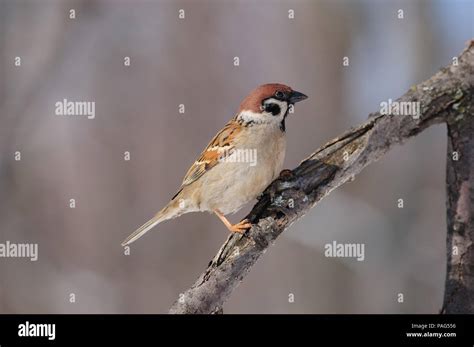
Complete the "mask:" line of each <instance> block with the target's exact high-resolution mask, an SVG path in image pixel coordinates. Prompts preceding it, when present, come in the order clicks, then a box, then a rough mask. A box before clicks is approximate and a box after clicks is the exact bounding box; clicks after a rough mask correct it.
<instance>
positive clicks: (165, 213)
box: [122, 200, 183, 247]
mask: <svg viewBox="0 0 474 347" xmlns="http://www.w3.org/2000/svg"><path fill="white" fill-rule="evenodd" d="M181 214H183V211H181V209H180V208H179V207H178V204H177V201H176V200H172V201H171V202H170V203H169V204H168V205H166V206H165V207H164V208H163V209H162V210H161V211H160V212H158V213H157V214H156V215H155V216H154V217H153V218H152V219H150V220H149V221H148V222H146V223H145V224H143V225H142V226H141V227H140V228H138V229H137V230H135V231H134V232H133V233H132V234H130V235H129V236H128V237H127V238H126V239H125V240H124V241H123V242H122V247H125V246H128V245H130V244H131V243H132V242H135V241H136V240H138V239H139V238H140V237H142V236H143V235H145V233H146V232H147V231H149V230H151V229H152V228H153V227H154V226H155V225H157V224H159V223H161V222H163V221H165V220H168V219H172V218H175V217H178V216H179V215H181Z"/></svg>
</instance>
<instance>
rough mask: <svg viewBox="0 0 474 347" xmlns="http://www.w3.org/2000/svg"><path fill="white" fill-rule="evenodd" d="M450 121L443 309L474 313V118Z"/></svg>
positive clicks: (467, 116) (464, 115)
mask: <svg viewBox="0 0 474 347" xmlns="http://www.w3.org/2000/svg"><path fill="white" fill-rule="evenodd" d="M471 78H472V75H471ZM470 102H471V104H470V107H471V108H472V99H471V101H470ZM457 107H458V105H457V104H454V105H453V108H457ZM459 107H463V106H462V105H461V104H460V105H459ZM446 123H447V127H448V153H447V159H446V164H447V165H446V193H447V201H446V207H447V225H448V234H447V264H448V266H447V271H446V287H445V291H444V304H443V309H442V312H444V313H474V245H473V242H474V220H473V208H474V194H473V193H474V117H473V116H472V113H466V112H465V110H464V109H461V110H460V112H459V114H457V115H456V116H455V117H454V118H449V119H448V120H447V122H446Z"/></svg>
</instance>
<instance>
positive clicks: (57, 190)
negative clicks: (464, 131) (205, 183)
mask: <svg viewBox="0 0 474 347" xmlns="http://www.w3.org/2000/svg"><path fill="white" fill-rule="evenodd" d="M70 9H74V10H75V16H76V18H75V19H70V18H69V15H70ZM180 9H184V10H185V18H184V19H180V18H179V17H178V15H179V10H180ZM399 9H402V10H403V17H404V18H403V19H399V18H398V15H399V12H398V10H399ZM289 10H293V11H294V18H293V19H290V18H289ZM473 15H474V7H473V2H472V1H467V0H466V1H447V0H446V1H426V0H424V1H420V0H417V1H375V0H373V1H355V0H353V1H329V0H328V1H319V0H318V1H303V0H299V1H236V0H222V1H208V0H199V1H198V0H196V1H86V0H84V1H70V2H68V1H59V0H54V1H13V0H0V196H1V199H0V243H4V242H6V241H10V242H14V243H37V244H38V247H39V259H38V261H36V262H32V261H30V260H29V259H18V258H0V278H1V280H0V312H1V313H164V312H167V310H168V309H169V307H170V306H171V304H172V303H173V302H174V300H175V299H176V298H177V297H178V295H179V293H181V292H183V291H185V290H186V289H187V288H188V287H189V286H190V285H191V284H192V283H194V281H195V280H196V279H197V277H198V276H199V275H200V274H201V273H202V271H203V270H204V269H205V267H206V266H207V264H208V262H209V260H210V259H211V258H212V257H213V256H214V255H215V253H216V252H217V250H218V248H219V247H220V246H221V244H222V243H223V242H224V240H225V239H226V238H227V233H228V232H227V230H226V229H225V228H224V226H223V225H222V223H221V222H220V221H219V220H218V218H216V217H215V216H211V215H208V214H203V213H201V214H188V215H185V216H183V217H181V218H179V219H175V220H172V221H169V222H166V223H164V224H161V225H159V226H158V227H157V228H155V229H154V230H153V231H151V232H150V233H149V234H147V235H146V237H144V238H143V239H141V240H139V241H138V242H136V243H135V244H133V245H132V247H131V253H130V255H125V254H124V250H123V249H122V247H121V246H120V242H121V241H122V240H123V239H124V238H125V237H126V236H127V235H129V234H130V233H131V232H132V231H133V230H134V229H135V228H136V227H138V226H139V225H141V224H142V223H143V222H145V221H146V220H147V219H148V218H150V217H151V216H152V215H153V214H154V213H155V212H156V211H158V210H159V209H161V208H162V207H163V206H164V205H165V204H166V203H167V202H168V200H169V199H170V198H171V197H172V196H173V195H174V193H175V192H176V191H177V189H178V187H179V186H180V184H181V180H182V177H183V176H184V174H185V172H186V170H187V169H188V167H189V166H190V165H191V164H192V163H193V162H194V160H195V158H196V157H197V156H198V155H199V153H200V152H201V150H202V149H203V148H204V147H205V145H206V144H207V143H208V141H209V140H210V139H211V138H212V136H214V134H215V133H216V132H217V131H218V130H219V129H220V128H221V127H222V126H223V125H224V124H225V123H226V122H227V121H228V120H229V119H230V118H231V117H232V116H233V114H234V112H235V111H236V110H237V108H238V106H239V103H240V101H241V100H242V99H243V97H244V96H246V95H247V94H248V93H249V92H250V91H251V90H252V89H253V88H255V87H256V86H257V85H259V84H262V83H268V82H281V83H285V84H288V85H290V86H292V87H293V88H295V89H296V90H299V91H301V92H304V93H305V94H307V95H308V96H309V99H308V100H306V101H305V102H303V103H299V104H298V105H296V108H295V114H293V115H290V117H289V119H288V121H287V134H288V149H287V158H286V162H285V167H287V168H293V167H295V166H296V165H298V163H299V162H300V161H301V160H303V159H304V158H306V157H307V156H308V155H309V154H310V153H311V152H313V151H314V150H315V149H316V148H317V147H319V146H320V145H322V144H323V143H325V142H326V141H328V140H330V139H331V138H333V137H335V136H337V135H339V134H340V133H341V132H343V131H345V130H346V129H347V128H349V127H351V126H354V125H357V124H359V123H361V122H363V121H364V120H365V119H366V118H367V115H368V114H369V113H370V112H373V111H377V110H379V107H380V106H379V105H380V102H382V101H387V100H388V99H389V98H392V99H396V98H397V97H399V96H401V95H402V94H403V93H404V92H405V91H406V90H408V89H409V88H410V86H412V85H414V84H416V83H419V82H421V81H423V80H425V79H427V78H429V77H430V76H432V75H433V74H434V73H435V72H436V71H437V70H438V69H439V68H440V67H442V66H444V65H447V64H449V63H451V61H452V57H454V56H457V55H458V54H459V53H460V52H461V51H462V49H463V48H464V46H465V43H466V41H468V40H469V39H471V38H472V37H473V36H474V28H473V21H472V18H473ZM344 56H347V57H349V66H343V64H342V60H343V57H344ZM15 57H20V58H21V66H15ZM125 57H130V66H125V65H124V58H125ZM234 57H239V62H240V64H239V66H234ZM64 98H66V99H68V100H70V101H94V102H95V103H96V109H95V119H87V117H80V116H57V115H55V103H56V102H58V101H62V100H63V99H64ZM180 104H184V105H185V112H184V113H183V114H180V113H179V108H178V106H179V105H180ZM445 133H446V129H445V127H444V126H437V127H433V128H430V129H428V130H427V131H425V132H423V133H422V134H421V135H419V136H417V137H416V138H414V139H412V140H411V141H409V142H408V143H406V144H405V145H404V146H402V147H398V148H396V149H394V150H393V151H391V152H390V153H388V155H386V156H385V157H384V158H383V159H382V160H381V161H379V162H378V163H376V164H374V165H370V166H369V167H368V168H366V170H365V171H363V172H362V174H360V175H359V176H357V177H356V179H355V181H353V182H351V183H349V184H347V185H345V186H343V187H341V188H340V189H338V190H336V191H334V192H333V193H332V194H331V195H330V196H328V197H327V198H326V199H324V200H323V201H322V202H321V203H320V204H319V205H318V206H317V207H316V208H314V209H312V210H311V211H310V212H309V213H308V214H307V215H306V216H305V217H304V218H302V219H301V220H300V221H298V222H297V223H295V224H294V225H293V226H292V227H291V228H290V229H289V230H287V231H286V232H285V233H284V234H283V235H282V236H281V237H280V238H279V240H278V241H277V243H276V244H275V245H274V246H273V247H272V248H271V249H270V251H269V252H267V253H266V254H265V255H264V256H263V257H262V258H261V259H260V260H259V262H258V263H257V264H256V266H255V267H254V268H253V269H252V271H251V273H250V274H249V275H248V277H247V278H246V279H245V280H244V281H243V283H242V284H241V285H240V286H239V287H238V288H237V289H236V290H235V292H234V294H233V295H232V297H231V298H230V300H229V301H228V303H227V304H226V306H225V312H226V313H436V312H438V310H439V309H440V307H441V304H442V298H443V290H444V280H445V267H446V264H445V235H446V226H445V187H444V178H445V155H446V135H445ZM17 151H19V152H21V160H20V161H16V160H15V152H17ZM124 152H130V160H129V161H127V160H124ZM70 199H75V201H76V207H75V208H74V209H73V208H70V206H69V203H70ZM398 199H403V200H404V208H398V206H397V204H398ZM252 206H253V205H252V204H249V205H248V206H246V207H245V208H243V209H242V210H241V211H240V212H239V213H238V214H236V215H234V216H230V220H231V221H233V222H237V221H239V220H240V218H242V217H244V216H245V215H246V214H247V213H248V212H249V211H250V209H251V207H252ZM333 241H337V242H347V243H363V244H365V261H362V262H359V261H356V260H355V259H354V258H326V257H325V256H324V245H325V244H326V243H332V242H333ZM399 293H402V294H403V295H404V302H403V303H399V302H398V300H397V299H398V296H397V295H398V294H399ZM71 294H74V296H75V302H73V303H71V302H70V298H71ZM291 295H293V297H294V302H291V301H292V300H289V298H290V296H291Z"/></svg>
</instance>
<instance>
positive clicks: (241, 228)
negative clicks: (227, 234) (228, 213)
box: [229, 219, 252, 234]
mask: <svg viewBox="0 0 474 347" xmlns="http://www.w3.org/2000/svg"><path fill="white" fill-rule="evenodd" d="M251 227H252V223H250V222H249V220H248V219H244V220H242V221H240V222H239V223H237V224H234V225H231V226H229V230H230V231H231V232H233V233H238V234H243V233H245V232H246V231H247V230H248V229H250V228H251Z"/></svg>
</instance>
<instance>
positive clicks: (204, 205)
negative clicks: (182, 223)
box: [122, 83, 307, 246]
mask: <svg viewBox="0 0 474 347" xmlns="http://www.w3.org/2000/svg"><path fill="white" fill-rule="evenodd" d="M306 98H307V96H306V95H304V94H302V93H300V92H297V91H294V90H293V89H291V88H290V87H288V86H286V85H283V84H278V83H271V84H264V85H261V86H260V87H258V88H256V89H255V90H254V91H252V92H251V93H250V94H249V95H248V96H247V97H246V98H245V99H244V100H243V101H242V103H241V104H240V108H239V111H238V112H237V114H236V115H235V116H234V118H232V119H231V120H230V122H228V123H227V124H226V125H225V126H224V128H223V129H222V130H221V131H219V132H218V133H217V135H216V136H215V137H214V138H213V139H212V141H211V142H210V143H209V144H208V145H207V147H206V149H205V150H204V151H203V152H202V154H201V155H200V156H199V158H198V159H197V160H196V161H195V162H194V164H193V165H192V166H191V168H190V169H189V170H188V172H187V173H186V175H185V176H184V179H183V183H182V185H181V188H180V189H179V191H178V192H177V193H176V195H175V196H174V197H173V198H172V199H171V201H170V202H169V203H168V205H166V206H165V207H164V208H163V209H162V210H161V211H159V212H158V213H157V214H156V215H155V216H154V217H153V218H152V219H150V220H149V221H148V222H146V223H145V224H143V225H142V226H141V227H140V228H138V229H137V230H136V231H135V232H133V233H132V234H131V235H130V236H129V237H127V238H126V239H125V241H123V243H122V246H126V245H129V244H131V243H132V242H134V241H136V240H137V239H139V238H140V237H142V236H143V235H144V234H145V233H146V232H147V231H149V230H150V229H152V228H153V227H154V226H156V225H157V224H158V223H161V222H163V221H165V220H168V219H172V218H176V217H178V216H181V215H182V214H185V213H189V212H198V211H201V212H203V211H208V212H211V213H215V214H216V215H217V217H219V218H220V219H221V221H222V222H223V223H224V224H225V226H226V227H227V229H229V230H230V231H231V232H237V233H243V232H245V231H246V230H247V229H248V228H250V227H251V224H250V223H249V221H248V220H243V221H241V222H239V223H237V224H234V225H233V224H231V223H230V222H229V221H228V220H227V218H226V217H225V216H226V215H228V214H230V213H234V212H236V211H238V210H239V209H240V208H241V207H242V206H243V205H245V204H246V203H247V202H249V201H251V200H253V199H255V198H256V197H257V196H258V195H260V194H261V193H262V192H263V191H264V190H265V188H266V187H267V186H268V185H269V184H270V183H271V182H272V181H273V180H274V179H275V178H276V177H277V176H278V174H279V172H280V170H281V169H282V167H283V160H284V157H285V150H286V139H285V130H286V126H285V121H286V117H287V116H288V113H289V110H290V107H292V105H294V104H295V103H296V102H298V101H301V100H304V99H306Z"/></svg>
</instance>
